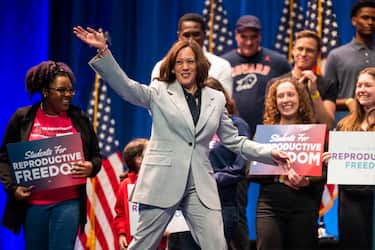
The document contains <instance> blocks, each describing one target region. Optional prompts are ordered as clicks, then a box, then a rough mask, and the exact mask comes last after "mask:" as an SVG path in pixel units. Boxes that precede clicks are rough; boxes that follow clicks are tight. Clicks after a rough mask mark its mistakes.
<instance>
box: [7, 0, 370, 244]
mask: <svg viewBox="0 0 375 250" xmlns="http://www.w3.org/2000/svg"><path fill="white" fill-rule="evenodd" d="M351 20H352V24H353V26H354V28H355V31H356V33H355V36H354V38H353V40H352V41H351V42H350V43H349V44H346V45H343V46H341V47H339V48H336V49H334V50H332V51H331V52H330V54H329V56H328V59H327V63H326V66H325V69H324V75H319V74H318V73H316V72H315V71H314V68H315V66H316V64H317V60H318V57H319V56H320V53H321V47H322V41H321V39H320V37H319V35H318V34H317V33H316V32H315V31H311V30H302V31H300V32H297V33H296V34H295V39H294V44H293V47H292V56H293V64H292V65H290V64H289V63H288V61H287V60H286V58H284V57H283V56H282V55H280V54H279V53H277V52H275V51H272V50H270V49H268V48H263V47H261V39H262V25H261V22H260V20H259V19H258V18H257V17H255V16H252V15H245V16H242V17H240V18H239V19H238V20H237V23H236V27H235V30H234V33H235V40H236V43H237V46H236V48H235V49H233V50H232V51H229V52H227V53H225V54H224V55H221V56H217V55H213V54H211V53H209V52H207V51H206V50H205V48H204V46H203V41H204V39H205V22H204V20H203V18H202V17H201V16H200V15H198V14H195V13H188V14H185V15H183V16H182V17H181V18H180V20H179V23H178V30H177V41H176V42H175V43H174V44H173V45H172V46H171V48H170V50H169V51H168V52H167V54H166V55H165V57H164V58H162V59H161V60H160V61H159V62H158V63H156V65H155V66H154V68H153V71H152V74H151V81H150V84H141V83H139V82H137V81H135V80H132V79H130V78H129V77H128V75H127V74H126V72H125V70H123V69H122V68H121V67H120V66H119V65H118V63H117V62H116V59H115V57H114V56H113V55H112V53H111V51H110V49H109V47H108V45H107V42H106V39H105V37H104V35H103V33H102V32H100V31H98V30H95V29H93V28H87V29H85V28H82V27H81V26H76V27H74V28H73V33H74V34H75V36H76V37H77V38H78V39H80V40H81V41H82V42H83V43H85V44H87V45H89V46H90V47H93V48H96V49H97V54H96V56H95V57H94V58H92V59H91V60H90V62H89V65H90V66H91V67H92V69H93V70H94V71H96V72H97V73H98V74H99V75H100V76H101V77H102V79H103V80H104V81H106V82H107V83H108V84H109V85H110V86H111V88H112V89H113V90H114V91H115V92H116V93H117V94H118V95H119V96H120V97H121V98H123V99H124V100H125V101H127V102H130V103H132V104H134V105H137V106H140V107H143V108H145V109H147V110H148V111H149V112H150V114H151V116H152V128H151V137H150V138H148V139H143V138H138V139H135V140H132V141H131V142H129V144H127V146H126V147H125V148H124V153H123V157H124V162H125V165H126V166H127V169H128V172H127V173H125V175H124V176H123V180H122V181H121V184H120V187H119V190H118V193H117V197H116V203H115V204H113V206H114V209H115V212H116V217H115V220H114V222H113V223H114V225H115V229H116V233H117V237H118V238H117V240H118V242H117V244H116V246H118V248H119V249H121V250H122V249H129V250H132V249H160V250H161V249H183V250H184V249H186V250H187V249H189V250H191V249H212V250H219V249H223V250H224V249H232V250H248V249H250V240H249V231H248V230H249V229H248V225H247V221H248V219H247V218H246V207H247V193H248V186H249V182H251V181H254V182H257V183H259V184H260V192H259V197H258V200H257V207H256V221H255V225H256V248H257V249H258V250H268V249H296V250H297V249H318V248H319V239H318V217H319V206H320V201H321V197H322V192H323V188H324V184H325V183H326V178H327V171H328V172H329V169H328V167H327V165H328V164H327V161H329V153H328V154H325V156H324V157H323V160H322V165H323V166H322V175H321V176H306V175H301V174H298V173H297V171H296V169H295V168H294V166H293V162H292V159H291V158H290V156H289V155H288V154H287V153H286V152H284V151H281V150H278V149H275V148H272V147H270V146H269V145H266V144H261V143H257V142H255V141H254V140H253V139H254V135H255V134H256V126H257V125H258V124H264V125H294V124H325V125H326V128H327V131H326V132H327V134H328V132H329V131H332V130H335V129H336V130H337V131H374V130H375V43H374V38H373V35H374V34H375V2H374V1H371V0H359V1H357V2H355V3H354V5H353V7H352V10H351ZM25 81H26V89H27V91H28V93H29V95H30V97H32V96H34V95H35V94H39V95H40V99H41V100H40V101H38V102H36V103H35V104H33V105H31V106H27V107H21V108H19V109H18V110H17V111H16V112H15V113H14V115H13V116H12V118H11V119H10V121H9V123H8V126H7V129H6V131H5V134H4V137H3V141H2V144H1V147H0V177H1V182H2V184H3V185H4V187H5V190H6V192H7V197H8V198H7V204H6V209H5V212H4V216H3V221H2V222H3V224H4V225H5V226H6V227H7V228H9V229H10V230H12V231H13V232H15V233H19V231H20V229H21V227H23V230H24V232H25V242H26V247H27V249H38V250H39V249H42V250H43V249H46V250H47V249H74V242H75V239H76V236H77V234H79V233H81V232H83V227H84V225H85V223H86V189H85V183H84V182H83V184H82V183H81V184H78V185H77V184H76V185H66V186H64V187H59V188H54V189H46V190H39V189H38V188H37V187H35V186H33V185H32V186H24V185H20V184H17V182H16V181H15V179H14V178H13V175H12V173H11V164H10V158H11V157H10V154H9V152H8V149H7V145H8V144H10V143H17V142H30V143H31V142H32V141H37V140H41V139H50V138H55V137H58V136H64V135H71V134H79V135H80V138H81V141H82V151H83V154H84V159H82V160H80V161H76V162H74V163H72V166H71V169H70V174H71V175H73V177H74V178H82V179H85V178H92V177H95V176H96V174H97V173H98V172H99V171H100V168H101V155H100V150H99V145H98V140H97V137H96V134H95V131H94V129H93V126H92V124H91V122H90V120H89V119H88V117H87V116H86V114H85V113H84V112H83V111H82V110H80V109H79V108H77V107H75V106H74V105H72V104H71V101H72V98H73V96H74V95H75V90H74V75H73V73H72V71H71V70H70V68H69V67H68V66H67V65H66V64H64V63H62V62H54V61H45V62H42V63H40V64H38V65H35V66H34V67H32V68H30V70H29V71H28V72H27V74H26V79H25ZM336 109H338V110H340V111H344V113H342V114H340V115H339V116H337V115H336V114H337V110H336ZM337 121H338V122H337ZM336 124H337V125H336ZM326 146H327V143H326ZM325 151H328V148H327V147H325ZM251 161H257V162H263V163H266V164H269V165H273V166H274V167H275V168H282V169H283V171H284V174H281V175H263V176H257V177H254V176H250V174H249V166H250V164H249V163H250V162H251ZM358 184H360V183H358ZM373 200H374V186H372V185H371V186H370V185H340V186H339V216H338V220H339V244H340V248H341V249H366V250H367V249H368V250H370V249H372V248H373V219H371V218H373V208H374V205H373ZM129 201H131V202H132V203H137V204H138V219H137V222H136V223H135V229H134V230H133V231H132V232H131V222H130V211H129ZM296 204H298V205H296ZM177 210H180V211H181V212H182V214H183V215H184V218H185V220H186V224H187V226H188V228H189V231H184V232H168V231H166V229H167V226H168V223H169V222H170V221H171V220H172V219H173V217H174V214H175V212H176V211H177Z"/></svg>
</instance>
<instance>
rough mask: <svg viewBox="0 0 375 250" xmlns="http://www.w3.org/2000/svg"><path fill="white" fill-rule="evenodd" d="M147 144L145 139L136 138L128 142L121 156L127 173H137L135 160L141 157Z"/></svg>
mask: <svg viewBox="0 0 375 250" xmlns="http://www.w3.org/2000/svg"><path fill="white" fill-rule="evenodd" d="M147 142H148V140H147V139H145V138H137V139H134V140H132V141H130V142H129V143H128V144H127V145H126V146H125V148H124V152H123V156H124V161H125V164H126V166H127V167H128V168H129V172H133V173H137V172H138V169H137V166H136V162H135V158H136V157H138V156H142V155H143V151H144V150H145V149H146V146H147Z"/></svg>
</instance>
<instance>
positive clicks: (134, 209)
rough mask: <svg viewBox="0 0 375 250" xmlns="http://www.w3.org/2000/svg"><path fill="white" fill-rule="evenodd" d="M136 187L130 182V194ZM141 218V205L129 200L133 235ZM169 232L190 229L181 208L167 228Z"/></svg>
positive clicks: (131, 232)
mask: <svg viewBox="0 0 375 250" xmlns="http://www.w3.org/2000/svg"><path fill="white" fill-rule="evenodd" d="M133 188H134V184H128V194H131V192H132V190H133ZM138 218H139V205H138V204H137V203H134V202H131V201H129V220H130V234H131V235H133V234H134V233H135V231H136V229H137V222H138ZM166 231H167V232H169V233H177V232H185V231H189V227H188V225H187V224H186V221H185V218H184V215H183V214H182V212H181V211H180V210H177V211H176V212H175V214H174V216H173V218H172V220H171V221H170V222H169V224H168V226H167V229H166Z"/></svg>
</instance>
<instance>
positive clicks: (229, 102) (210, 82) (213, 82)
mask: <svg viewBox="0 0 375 250" xmlns="http://www.w3.org/2000/svg"><path fill="white" fill-rule="evenodd" d="M204 86H207V87H210V88H213V89H216V90H219V91H221V92H223V94H224V96H225V100H226V104H225V107H226V108H227V110H228V113H229V114H230V115H238V110H237V107H236V103H235V102H234V101H233V99H232V98H231V97H230V96H229V94H228V92H227V91H226V90H225V89H224V87H223V85H222V84H221V83H220V81H219V80H217V79H216V78H214V77H211V76H210V77H208V78H207V80H206V81H205V82H204Z"/></svg>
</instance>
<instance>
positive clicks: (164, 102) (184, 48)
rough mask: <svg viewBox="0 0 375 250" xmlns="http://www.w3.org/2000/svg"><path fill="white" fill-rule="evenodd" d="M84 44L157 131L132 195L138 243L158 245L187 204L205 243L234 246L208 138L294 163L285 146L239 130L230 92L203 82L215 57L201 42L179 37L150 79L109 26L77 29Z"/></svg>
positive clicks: (196, 234) (208, 249)
mask: <svg viewBox="0 0 375 250" xmlns="http://www.w3.org/2000/svg"><path fill="white" fill-rule="evenodd" d="M73 31H74V34H75V35H76V36H77V37H78V38H79V39H81V40H82V41H83V42H84V43H86V44H88V45H90V46H91V47H94V48H96V49H98V54H97V56H96V57H95V58H94V59H93V60H92V61H91V63H90V65H91V67H93V68H94V69H95V70H96V71H97V72H98V73H99V75H100V76H101V77H102V79H103V80H105V81H106V82H108V83H109V85H110V86H111V87H112V88H113V89H114V90H115V91H116V92H117V94H119V95H120V96H121V97H122V98H123V99H124V100H126V101H128V102H130V103H132V104H134V105H138V106H141V107H144V108H146V109H148V110H149V112H150V113H151V114H152V122H153V124H152V129H151V130H152V132H151V138H150V141H149V144H148V146H147V150H146V152H145V155H144V158H143V161H142V167H141V169H140V171H139V175H138V179H137V184H136V185H135V187H134V190H133V192H132V193H131V194H130V199H131V201H132V202H138V203H139V219H138V222H137V226H136V230H135V231H136V232H135V233H134V235H133V239H132V241H131V242H130V244H129V247H128V250H131V249H156V247H157V245H158V244H159V241H160V239H161V238H162V235H163V233H164V230H165V229H166V227H167V225H168V222H169V221H170V220H171V218H172V216H173V214H174V212H175V211H176V210H177V209H179V208H180V209H181V211H182V214H183V215H184V217H185V219H186V222H187V224H188V227H189V229H190V231H191V232H192V235H193V238H194V239H195V240H196V242H197V243H198V245H199V246H200V247H201V249H204V250H214V249H215V250H224V249H227V246H226V242H225V238H224V230H223V221H222V216H221V204H220V199H219V194H218V190H217V184H216V180H215V176H214V171H213V169H212V166H211V164H210V162H209V158H208V153H209V142H210V140H211V139H212V137H213V136H214V134H217V135H218V137H219V138H220V140H221V142H222V143H223V145H224V146H226V147H227V148H228V149H230V150H232V151H235V152H236V153H241V155H242V156H243V157H245V158H247V159H254V160H259V161H263V162H267V163H270V164H272V163H273V164H275V163H276V164H279V165H280V167H284V168H286V169H289V168H290V164H289V160H290V159H289V157H288V155H287V154H286V153H284V152H280V151H278V150H274V149H272V148H270V147H268V146H265V145H261V144H258V143H255V142H253V141H250V140H249V139H247V138H246V137H243V136H239V135H238V130H237V129H236V127H235V126H234V125H233V123H232V121H231V119H230V118H229V117H228V115H227V112H226V108H225V104H226V101H225V98H224V95H223V94H222V93H221V92H219V91H217V90H214V89H211V88H208V87H204V81H205V80H206V79H207V76H208V70H209V66H210V65H209V62H208V61H207V58H206V57H205V56H204V53H203V51H202V48H201V47H200V46H199V45H198V43H196V42H195V41H177V42H176V43H175V44H174V45H173V46H172V48H171V49H170V50H169V52H168V53H167V55H166V56H165V58H164V60H163V62H162V64H161V66H160V74H159V76H160V77H159V78H158V79H155V80H154V81H153V84H152V85H151V86H146V85H143V84H139V83H138V82H136V81H134V80H131V79H130V78H129V77H128V76H127V75H126V73H125V72H124V71H123V70H122V69H121V68H120V66H119V65H118V64H117V62H116V61H115V59H114V58H113V57H112V54H111V52H110V51H109V50H108V46H107V44H106V41H105V39H104V36H103V34H102V33H100V32H98V31H96V30H94V29H90V28H88V29H83V28H82V27H80V26H77V27H74V28H73Z"/></svg>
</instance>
